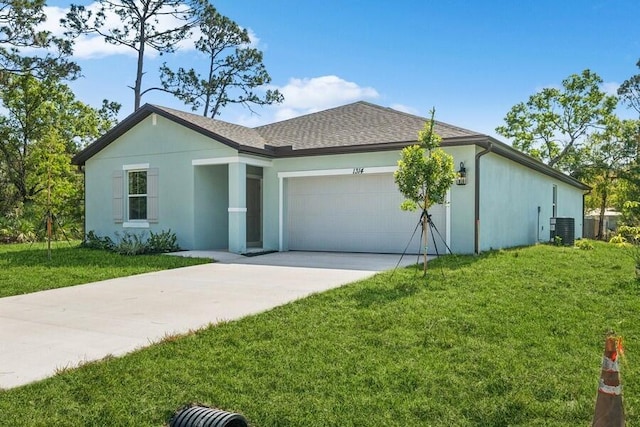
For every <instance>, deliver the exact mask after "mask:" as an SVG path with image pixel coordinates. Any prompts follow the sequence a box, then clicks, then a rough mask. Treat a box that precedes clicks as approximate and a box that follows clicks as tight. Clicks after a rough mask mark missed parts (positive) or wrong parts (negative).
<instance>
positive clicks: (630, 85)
mask: <svg viewBox="0 0 640 427" xmlns="http://www.w3.org/2000/svg"><path fill="white" fill-rule="evenodd" d="M636 65H637V67H638V68H640V60H638V62H637V63H636ZM618 96H620V99H621V100H622V102H624V103H625V104H627V106H629V107H631V108H633V109H634V110H636V111H637V112H638V114H639V115H640V74H636V75H634V76H631V77H629V78H628V79H627V80H625V81H624V82H622V84H621V85H620V87H619V88H618Z"/></svg>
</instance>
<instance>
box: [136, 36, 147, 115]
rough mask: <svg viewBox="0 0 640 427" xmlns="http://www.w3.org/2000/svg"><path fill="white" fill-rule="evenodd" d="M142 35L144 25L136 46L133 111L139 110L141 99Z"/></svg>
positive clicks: (143, 43)
mask: <svg viewBox="0 0 640 427" xmlns="http://www.w3.org/2000/svg"><path fill="white" fill-rule="evenodd" d="M145 37H146V35H145V33H144V25H143V26H142V28H141V29H140V44H139V46H138V66H137V68H136V84H135V87H134V88H133V111H137V110H138V108H140V100H141V99H142V75H143V74H144V73H143V66H144V46H145V43H146V42H147V41H146V38H145Z"/></svg>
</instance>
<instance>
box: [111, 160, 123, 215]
mask: <svg viewBox="0 0 640 427" xmlns="http://www.w3.org/2000/svg"><path fill="white" fill-rule="evenodd" d="M112 182H113V197H112V199H111V200H112V206H113V221H114V222H117V223H121V222H123V221H124V171H114V172H113V176H112Z"/></svg>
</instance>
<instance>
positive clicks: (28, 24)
mask: <svg viewBox="0 0 640 427" xmlns="http://www.w3.org/2000/svg"><path fill="white" fill-rule="evenodd" d="M44 5H45V0H0V77H1V79H0V83H1V82H2V79H4V78H6V75H7V74H16V73H26V74H31V75H34V76H37V77H40V78H44V77H45V76H54V75H55V76H57V77H59V78H75V77H77V76H78V73H79V72H80V68H79V67H78V65H77V64H75V63H74V62H72V61H70V60H69V59H68V58H69V56H70V55H71V53H72V43H71V41H70V40H69V39H63V38H60V37H53V36H52V35H51V33H50V32H48V31H42V30H38V29H37V27H38V26H39V25H40V24H42V23H43V22H45V21H46V19H47V17H46V15H45V14H44V12H43V7H44ZM25 49H26V51H28V52H31V53H32V54H25V53H24V52H25Z"/></svg>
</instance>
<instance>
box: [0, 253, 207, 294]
mask: <svg viewBox="0 0 640 427" xmlns="http://www.w3.org/2000/svg"><path fill="white" fill-rule="evenodd" d="M207 262H211V260H210V259H202V258H183V257H177V256H167V255H139V256H124V255H119V254H116V253H113V252H107V251H101V250H95V249H86V248H82V247H79V245H78V243H77V242H73V243H72V244H68V243H66V242H56V243H55V244H54V247H53V250H52V252H51V260H49V259H48V258H47V249H46V245H45V244H44V243H34V244H32V245H31V244H12V245H0V298H2V297H8V296H12V295H21V294H27V293H31V292H38V291H44V290H47V289H55V288H64V287H67V286H74V285H80V284H85V283H91V282H97V281H101V280H107V279H113V278H116V277H125V276H132V275H134V274H142V273H149V272H152V271H159V270H167V269H171V268H180V267H187V266H190V265H197V264H203V263H207Z"/></svg>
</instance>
